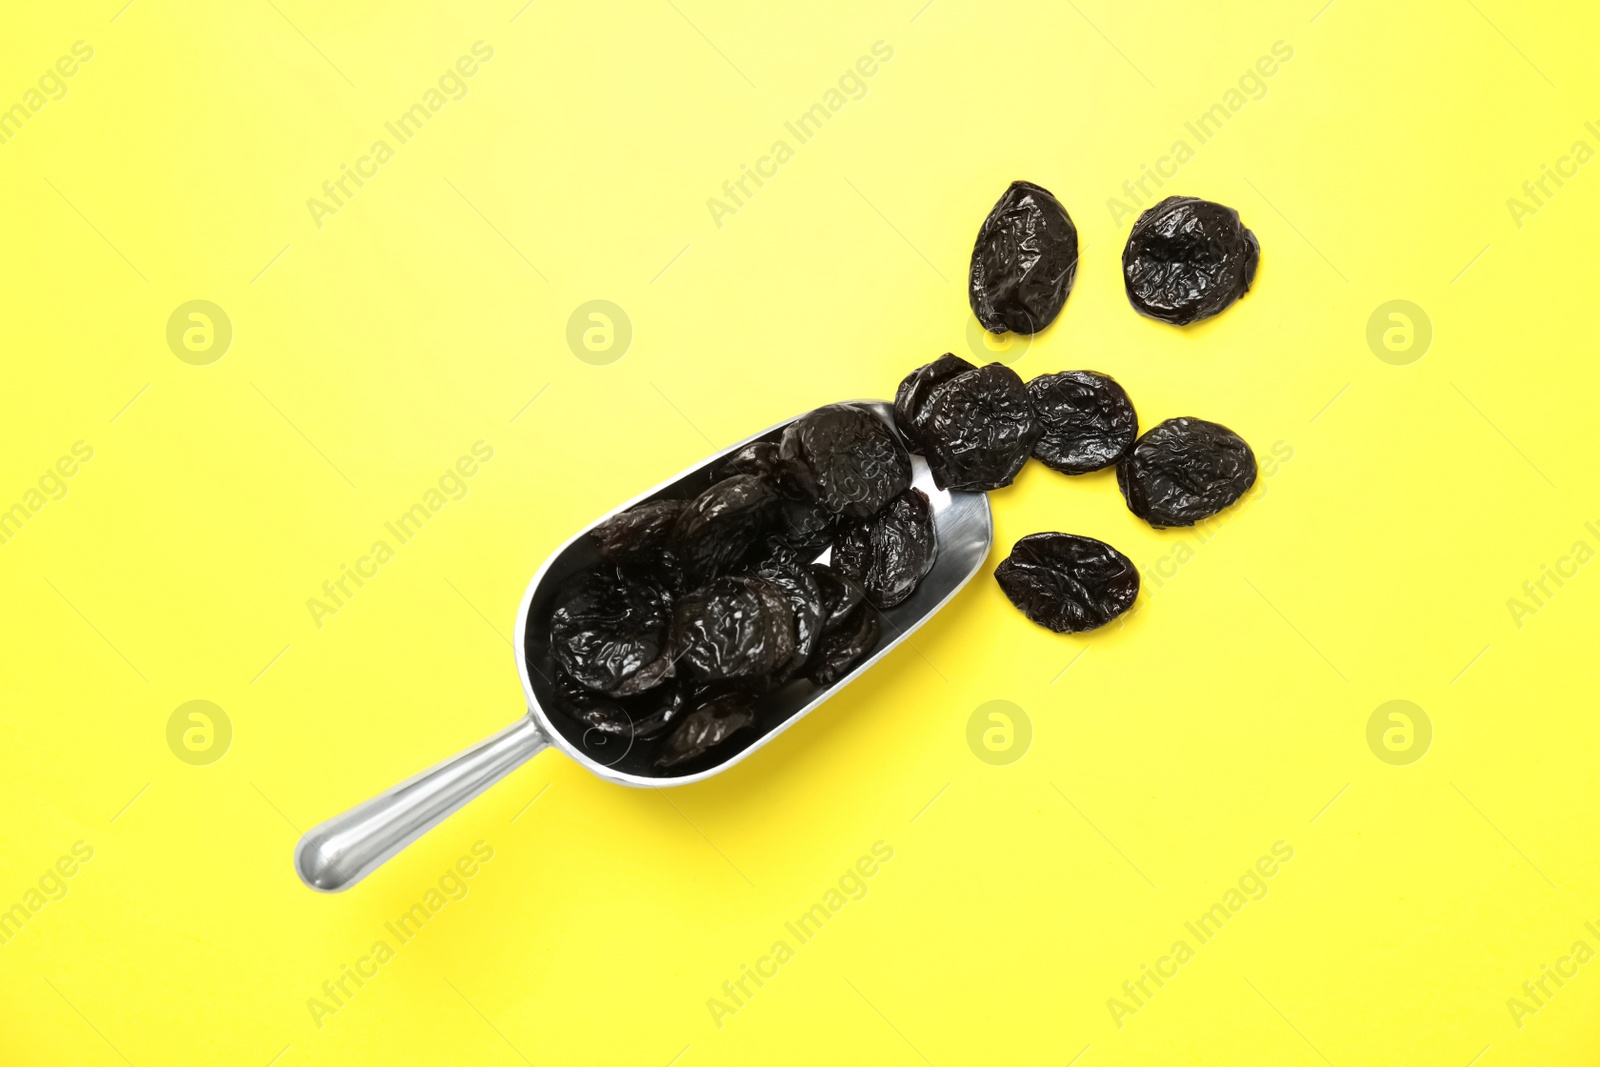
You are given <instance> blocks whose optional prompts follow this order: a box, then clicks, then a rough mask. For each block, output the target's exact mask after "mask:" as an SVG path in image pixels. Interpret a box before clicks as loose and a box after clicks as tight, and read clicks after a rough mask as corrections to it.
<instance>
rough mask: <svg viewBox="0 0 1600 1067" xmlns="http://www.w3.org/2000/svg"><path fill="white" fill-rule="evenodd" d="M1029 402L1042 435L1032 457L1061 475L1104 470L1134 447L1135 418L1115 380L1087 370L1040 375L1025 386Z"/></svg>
mask: <svg viewBox="0 0 1600 1067" xmlns="http://www.w3.org/2000/svg"><path fill="white" fill-rule="evenodd" d="M1028 400H1029V401H1030V402H1031V403H1032V404H1033V414H1034V417H1036V418H1037V419H1038V420H1039V425H1040V427H1041V428H1042V429H1043V431H1044V432H1043V433H1041V434H1040V435H1039V439H1038V440H1037V441H1035V442H1034V443H1033V456H1034V458H1035V459H1037V460H1038V461H1039V462H1041V463H1043V464H1044V465H1045V466H1046V467H1049V468H1051V469H1052V470H1058V471H1060V472H1061V473H1063V474H1088V473H1089V472H1090V471H1097V470H1100V469H1101V468H1104V467H1109V466H1111V465H1112V464H1113V463H1115V462H1117V460H1119V459H1121V458H1122V457H1123V456H1124V455H1125V454H1126V453H1127V451H1128V449H1129V448H1131V447H1133V440H1134V438H1135V437H1138V436H1139V416H1138V415H1137V414H1135V413H1134V410H1133V401H1131V400H1129V399H1128V394H1127V392H1126V391H1125V390H1124V389H1123V388H1122V386H1120V385H1118V384H1117V382H1116V379H1114V378H1112V377H1110V376H1109V375H1105V374H1096V373H1095V372H1094V371H1092V370H1068V371H1062V372H1061V373H1059V374H1041V375H1039V377H1037V378H1035V379H1033V380H1032V381H1030V382H1029V383H1028Z"/></svg>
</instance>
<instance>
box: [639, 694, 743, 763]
mask: <svg viewBox="0 0 1600 1067" xmlns="http://www.w3.org/2000/svg"><path fill="white" fill-rule="evenodd" d="M755 700H756V697H755V695H754V694H753V693H751V692H748V691H746V690H742V689H728V690H725V691H721V692H718V693H716V694H715V695H712V696H709V697H702V698H700V699H699V700H698V701H697V702H696V703H697V706H696V707H695V709H694V710H693V711H691V712H690V713H689V714H688V715H686V716H684V718H683V720H682V721H681V722H679V723H678V728H677V729H676V730H674V731H672V733H671V734H669V735H668V736H667V739H666V740H665V741H664V742H662V744H661V752H660V754H659V755H658V756H657V757H656V766H657V767H675V766H677V765H678V764H680V763H687V762H688V761H689V760H692V759H694V758H695V757H696V756H700V755H704V754H705V753H706V752H707V751H709V750H710V749H712V748H714V747H715V746H717V745H720V744H722V742H724V741H726V740H727V739H728V738H729V737H731V736H733V735H734V734H735V733H737V732H739V731H740V730H743V729H744V728H745V727H747V726H749V725H750V724H751V723H753V722H755V721H756V713H755Z"/></svg>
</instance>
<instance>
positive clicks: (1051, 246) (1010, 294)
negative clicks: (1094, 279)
mask: <svg viewBox="0 0 1600 1067" xmlns="http://www.w3.org/2000/svg"><path fill="white" fill-rule="evenodd" d="M1077 273H1078V228H1077V227H1076V226H1074V225H1073V224H1072V219H1071V217H1070V216H1068V214H1067V209H1066V208H1064V207H1062V206H1061V201H1059V200H1057V199H1056V198H1055V197H1054V196H1052V195H1051V194H1050V191H1049V190H1048V189H1042V188H1040V187H1039V186H1037V185H1034V184H1033V183H1031V182H1012V183H1011V188H1009V189H1007V190H1006V191H1005V194H1004V195H1003V196H1001V197H1000V200H999V201H998V202H997V203H996V204H995V205H994V209H993V210H991V211H990V212H989V217H988V218H986V219H984V220H983V225H982V226H980V227H979V228H978V240H977V242H976V243H975V244H974V245H973V246H972V271H971V274H970V277H969V280H968V291H967V299H968V300H969V301H970V302H971V304H972V313H973V314H974V315H976V316H978V321H979V322H981V323H982V324H983V328H984V329H986V330H988V331H989V332H990V333H1005V332H1006V331H1007V330H1014V331H1016V332H1017V333H1038V332H1039V331H1040V330H1042V329H1044V328H1045V327H1046V326H1048V325H1050V324H1051V323H1052V322H1054V321H1055V319H1056V316H1057V315H1059V314H1061V308H1062V305H1064V304H1065V303H1066V302H1067V294H1068V293H1070V292H1072V280H1073V278H1074V276H1075V275H1076V274H1077Z"/></svg>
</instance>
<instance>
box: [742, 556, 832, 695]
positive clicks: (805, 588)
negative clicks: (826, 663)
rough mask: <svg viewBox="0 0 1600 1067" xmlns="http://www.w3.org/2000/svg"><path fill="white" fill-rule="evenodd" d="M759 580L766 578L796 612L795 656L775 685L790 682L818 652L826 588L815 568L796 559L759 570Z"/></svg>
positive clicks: (773, 561)
mask: <svg viewBox="0 0 1600 1067" xmlns="http://www.w3.org/2000/svg"><path fill="white" fill-rule="evenodd" d="M756 577H758V578H765V579H766V580H767V581H769V582H771V583H772V584H773V585H775V586H777V587H778V588H779V589H780V590H781V591H782V592H783V595H784V596H785V597H786V598H787V599H788V601H789V608H790V610H791V611H793V612H794V642H795V650H794V655H793V656H791V657H790V659H789V662H788V663H787V664H786V665H784V666H782V667H780V668H779V672H778V676H777V677H776V678H775V679H774V681H778V682H782V681H787V680H788V679H789V678H791V677H793V676H794V675H795V674H796V673H798V672H799V671H800V669H801V668H802V667H804V666H805V664H806V661H807V660H809V659H810V658H811V653H813V652H815V651H816V648H817V641H818V640H819V639H821V637H822V626H823V623H825V622H826V621H827V605H826V603H825V602H824V601H823V599H822V587H821V586H820V585H818V584H817V579H816V576H815V575H813V574H812V573H811V568H809V567H807V566H806V565H805V564H804V563H802V562H800V561H799V560H798V559H795V558H792V557H791V558H787V559H786V558H783V557H782V556H775V557H773V558H770V559H768V560H766V561H765V562H763V563H762V564H761V566H760V567H758V568H757V569H756Z"/></svg>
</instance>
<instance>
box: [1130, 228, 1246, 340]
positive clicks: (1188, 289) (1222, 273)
mask: <svg viewBox="0 0 1600 1067" xmlns="http://www.w3.org/2000/svg"><path fill="white" fill-rule="evenodd" d="M1260 258H1261V245H1260V244H1259V243H1258V242H1257V241H1256V235H1255V234H1253V233H1251V232H1250V231H1249V230H1247V229H1245V227H1244V224H1243V223H1242V222H1240V221H1239V213H1238V212H1237V211H1235V210H1234V209H1233V208H1231V207H1224V206H1222V205H1221V204H1214V203H1212V202H1211V201H1210V200H1200V199H1198V198H1196V197H1192V196H1169V197H1167V198H1166V199H1165V200H1163V201H1161V203H1159V204H1157V205H1155V206H1154V207H1152V208H1150V209H1149V210H1148V211H1146V212H1145V213H1144V214H1142V215H1140V216H1139V218H1138V221H1136V222H1135V223H1134V224H1133V231H1132V232H1131V233H1129V234H1128V244H1127V247H1126V248H1124V249H1123V250H1122V277H1123V281H1124V282H1125V283H1126V284H1127V288H1128V302H1129V303H1131V304H1132V305H1133V309H1134V310H1135V311H1137V312H1138V313H1139V314H1141V315H1148V316H1149V317H1150V318H1152V319H1160V320H1161V321H1162V322H1170V323H1172V324H1173V325H1174V326H1186V325H1188V324H1189V323H1191V322H1198V321H1199V320H1200V319H1205V318H1210V317H1211V316H1212V315H1215V314H1216V313H1217V312H1219V311H1221V310H1222V309H1223V308H1225V307H1227V306H1228V305H1229V304H1231V303H1233V302H1234V301H1235V300H1237V299H1239V298H1240V297H1241V296H1243V295H1244V294H1245V293H1247V292H1249V291H1250V282H1251V281H1252V280H1254V278H1255V276H1256V264H1257V262H1259V260H1260Z"/></svg>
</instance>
